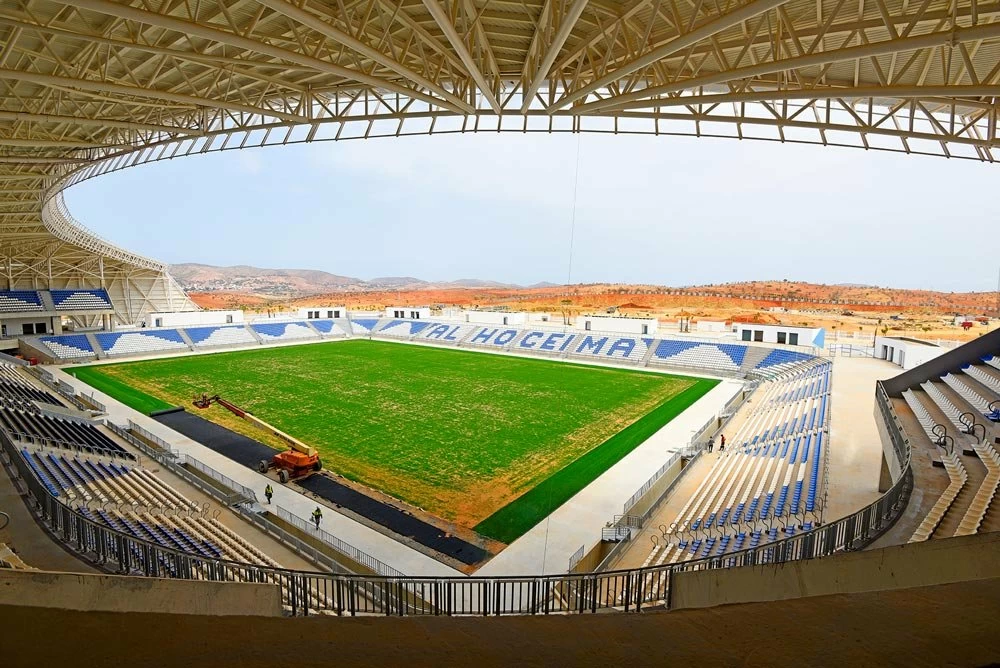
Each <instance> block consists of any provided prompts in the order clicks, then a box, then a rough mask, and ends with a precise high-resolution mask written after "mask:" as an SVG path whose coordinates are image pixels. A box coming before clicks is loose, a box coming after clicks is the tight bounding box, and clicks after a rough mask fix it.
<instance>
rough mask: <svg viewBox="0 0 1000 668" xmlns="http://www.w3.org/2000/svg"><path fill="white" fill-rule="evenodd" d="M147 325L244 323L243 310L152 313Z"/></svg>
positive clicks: (148, 317)
mask: <svg viewBox="0 0 1000 668" xmlns="http://www.w3.org/2000/svg"><path fill="white" fill-rule="evenodd" d="M145 322H146V326H147V327H187V326H192V327H196V326H201V325H226V324H234V325H238V324H242V323H243V311H240V310H229V311H222V310H220V311H178V312H176V313H150V314H149V315H148V316H146V320H145Z"/></svg>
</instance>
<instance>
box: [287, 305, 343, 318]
mask: <svg viewBox="0 0 1000 668" xmlns="http://www.w3.org/2000/svg"><path fill="white" fill-rule="evenodd" d="M298 317H299V318H301V319H303V320H325V319H330V318H346V317H347V309H346V308H344V307H343V306H303V307H302V308H300V309H299V310H298Z"/></svg>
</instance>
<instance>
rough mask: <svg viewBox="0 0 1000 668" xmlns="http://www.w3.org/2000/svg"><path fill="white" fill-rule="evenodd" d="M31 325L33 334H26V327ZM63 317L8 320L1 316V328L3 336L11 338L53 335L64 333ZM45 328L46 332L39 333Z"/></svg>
mask: <svg viewBox="0 0 1000 668" xmlns="http://www.w3.org/2000/svg"><path fill="white" fill-rule="evenodd" d="M25 325H29V326H30V327H31V332H29V333H28V334H25V333H24V326H25ZM61 325H62V316H54V317H53V316H45V315H33V316H29V317H21V318H8V317H3V316H0V327H2V330H0V331H2V335H3V336H9V337H16V336H30V335H31V334H52V333H57V334H58V333H59V332H61V331H62V326H61ZM40 328H44V329H45V331H39V329H40Z"/></svg>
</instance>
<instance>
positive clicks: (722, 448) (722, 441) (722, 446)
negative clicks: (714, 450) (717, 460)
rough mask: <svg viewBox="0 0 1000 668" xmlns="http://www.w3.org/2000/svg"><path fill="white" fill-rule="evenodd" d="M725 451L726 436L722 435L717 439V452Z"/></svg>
mask: <svg viewBox="0 0 1000 668" xmlns="http://www.w3.org/2000/svg"><path fill="white" fill-rule="evenodd" d="M725 451H726V435H725V434H722V435H721V436H720V437H719V452H725Z"/></svg>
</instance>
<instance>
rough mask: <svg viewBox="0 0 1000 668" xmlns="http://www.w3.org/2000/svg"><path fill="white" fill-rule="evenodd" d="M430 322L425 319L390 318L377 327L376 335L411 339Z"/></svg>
mask: <svg viewBox="0 0 1000 668" xmlns="http://www.w3.org/2000/svg"><path fill="white" fill-rule="evenodd" d="M430 324H431V323H429V322H427V321H426V320H390V321H389V322H388V323H386V324H384V325H381V326H380V327H379V329H378V335H379V336H389V337H392V338H398V339H411V338H413V337H414V336H416V335H417V334H419V333H420V332H422V331H424V329H426V328H427V327H429V326H430Z"/></svg>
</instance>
